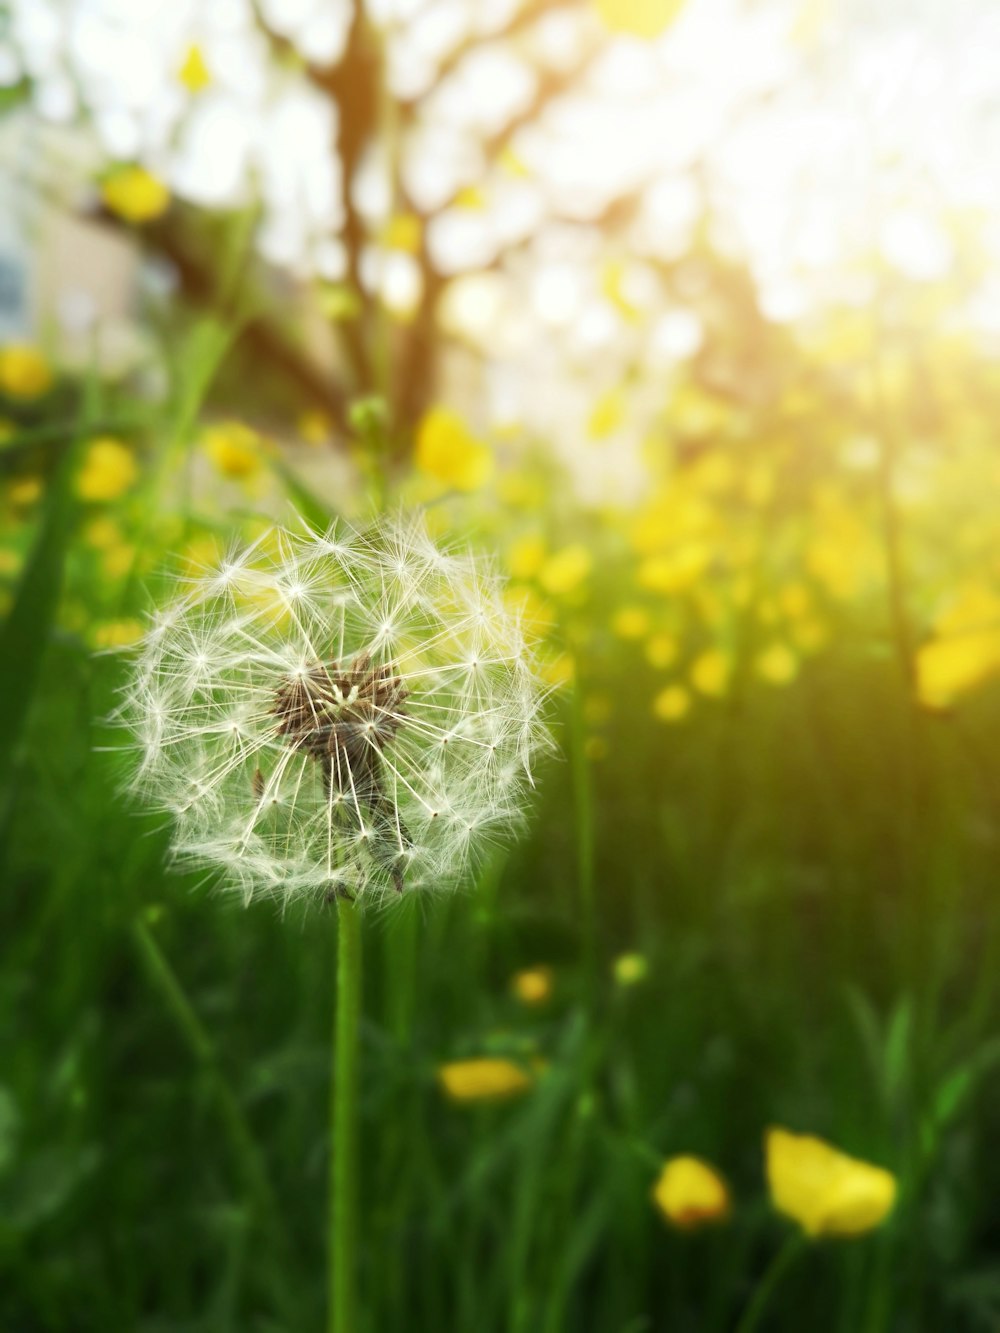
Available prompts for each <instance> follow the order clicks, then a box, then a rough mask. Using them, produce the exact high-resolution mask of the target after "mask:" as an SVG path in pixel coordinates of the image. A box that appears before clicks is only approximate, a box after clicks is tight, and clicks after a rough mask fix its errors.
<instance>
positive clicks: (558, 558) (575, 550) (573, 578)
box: [538, 542, 594, 597]
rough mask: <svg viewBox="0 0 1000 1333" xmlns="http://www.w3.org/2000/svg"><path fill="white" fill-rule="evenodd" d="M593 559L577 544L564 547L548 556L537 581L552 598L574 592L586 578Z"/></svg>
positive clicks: (583, 547) (584, 547)
mask: <svg viewBox="0 0 1000 1333" xmlns="http://www.w3.org/2000/svg"><path fill="white" fill-rule="evenodd" d="M593 563H594V562H593V558H592V556H591V554H590V552H589V551H588V550H587V548H586V546H583V545H581V544H580V543H579V542H577V543H574V544H573V545H572V546H564V547H563V548H562V549H561V550H559V551H556V552H555V554H554V555H551V556H549V558H548V560H546V562H545V564H544V565H543V566H542V568H541V571H540V572H539V576H538V577H539V581H540V583H541V585H542V587H543V588H544V589H545V591H546V592H547V593H551V594H552V596H554V597H560V596H564V595H565V594H566V593H572V592H575V591H576V590H577V589H578V588H579V587H580V585H581V584H582V583H583V582H584V580H585V579H586V578H587V575H588V574H589V573H590V570H591V566H592V565H593Z"/></svg>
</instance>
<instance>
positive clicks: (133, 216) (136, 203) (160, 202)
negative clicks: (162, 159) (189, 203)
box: [101, 167, 170, 222]
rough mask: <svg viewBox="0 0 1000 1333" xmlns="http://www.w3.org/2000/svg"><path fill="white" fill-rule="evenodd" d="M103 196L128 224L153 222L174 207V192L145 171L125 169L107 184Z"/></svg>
mask: <svg viewBox="0 0 1000 1333" xmlns="http://www.w3.org/2000/svg"><path fill="white" fill-rule="evenodd" d="M101 194H102V195H103V197H104V202H105V204H106V205H107V207H108V209H109V210H110V211H111V212H112V213H115V214H117V215H118V217H120V218H124V220H125V221H126V222H151V221H152V220H153V219H154V218H158V217H159V216H160V215H161V214H162V213H165V212H166V211H167V209H168V208H169V206H170V191H169V190H168V189H167V187H166V186H165V185H164V184H163V182H162V181H161V180H158V179H157V177H156V176H154V175H152V174H151V173H150V172H148V171H146V169H145V168H144V167H122V168H121V170H119V171H116V172H115V174H114V175H113V176H109V177H108V179H107V180H106V181H105V182H104V185H103V186H102V187H101Z"/></svg>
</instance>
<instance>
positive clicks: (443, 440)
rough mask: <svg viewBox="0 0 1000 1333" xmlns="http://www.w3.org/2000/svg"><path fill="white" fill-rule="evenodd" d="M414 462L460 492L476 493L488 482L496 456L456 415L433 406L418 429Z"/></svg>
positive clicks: (420, 468)
mask: <svg viewBox="0 0 1000 1333" xmlns="http://www.w3.org/2000/svg"><path fill="white" fill-rule="evenodd" d="M414 461H415V463H416V466H417V468H418V470H419V471H420V472H423V473H425V474H426V475H427V476H429V477H433V478H434V480H435V481H438V482H440V483H441V484H442V485H443V486H447V487H449V488H450V489H454V490H457V491H475V490H479V488H480V487H482V486H484V485H485V484H486V482H487V481H489V479H490V476H491V474H492V472H493V455H492V453H491V452H490V450H489V449H488V448H487V446H486V445H485V444H483V442H482V441H481V440H477V439H476V437H475V436H474V435H473V434H472V432H471V431H470V430H469V428H468V426H467V425H466V424H465V422H464V420H463V419H462V418H461V417H460V416H459V414H458V413H457V412H452V411H450V410H449V409H448V408H446V407H432V408H430V409H429V411H427V412H425V413H424V416H423V419H422V420H421V422H420V425H419V426H418V427H417V439H416V448H415V451H414Z"/></svg>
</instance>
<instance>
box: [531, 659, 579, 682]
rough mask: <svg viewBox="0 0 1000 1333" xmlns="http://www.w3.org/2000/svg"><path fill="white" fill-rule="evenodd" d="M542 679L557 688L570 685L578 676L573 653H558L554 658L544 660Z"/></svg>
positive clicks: (541, 672)
mask: <svg viewBox="0 0 1000 1333" xmlns="http://www.w3.org/2000/svg"><path fill="white" fill-rule="evenodd" d="M540 674H541V677H542V679H543V680H545V681H547V682H548V683H549V684H550V685H555V686H556V687H557V688H559V687H562V686H563V685H570V684H572V682H573V678H574V677H575V675H576V667H575V665H574V662H573V657H572V654H571V653H557V654H556V655H555V656H554V657H549V658H543V659H542V664H541V671H540Z"/></svg>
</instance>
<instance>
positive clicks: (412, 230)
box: [382, 213, 423, 255]
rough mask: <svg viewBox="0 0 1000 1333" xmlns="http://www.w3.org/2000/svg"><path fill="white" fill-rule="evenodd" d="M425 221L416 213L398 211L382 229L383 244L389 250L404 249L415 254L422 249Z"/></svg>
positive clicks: (407, 252) (409, 253) (410, 253)
mask: <svg viewBox="0 0 1000 1333" xmlns="http://www.w3.org/2000/svg"><path fill="white" fill-rule="evenodd" d="M422 237H423V223H422V222H421V221H420V218H419V217H418V216H417V214H416V213H397V214H396V216H395V217H393V218H390V219H389V221H388V222H387V223H386V224H385V226H384V227H383V229H382V244H383V245H384V246H385V247H386V249H387V250H403V251H404V252H405V253H406V254H408V255H415V254H417V253H418V252H419V250H420V243H421V240H422Z"/></svg>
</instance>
